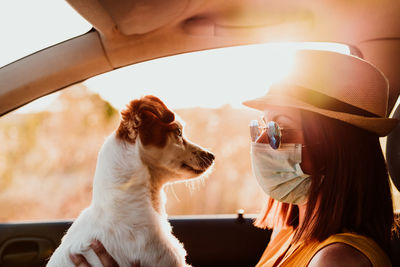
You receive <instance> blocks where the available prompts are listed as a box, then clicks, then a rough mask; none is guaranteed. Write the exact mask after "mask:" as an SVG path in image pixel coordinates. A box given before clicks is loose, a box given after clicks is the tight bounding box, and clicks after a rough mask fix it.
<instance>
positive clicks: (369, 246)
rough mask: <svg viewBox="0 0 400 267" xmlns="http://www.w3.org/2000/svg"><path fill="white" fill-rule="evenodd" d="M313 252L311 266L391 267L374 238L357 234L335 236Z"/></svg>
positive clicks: (316, 247) (348, 233)
mask: <svg viewBox="0 0 400 267" xmlns="http://www.w3.org/2000/svg"><path fill="white" fill-rule="evenodd" d="M313 250H314V253H313V256H312V259H311V260H310V266H391V263H390V260H389V258H388V256H387V254H386V253H385V252H384V251H383V250H382V249H381V247H380V246H379V245H378V244H377V243H376V242H375V241H374V240H373V239H372V238H369V237H367V236H364V235H360V234H357V233H350V232H347V233H339V234H334V235H332V236H330V237H328V238H327V239H326V240H324V241H322V242H321V243H319V244H318V245H317V246H315V247H314V249H313Z"/></svg>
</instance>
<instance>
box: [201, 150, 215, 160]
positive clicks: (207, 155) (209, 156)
mask: <svg viewBox="0 0 400 267" xmlns="http://www.w3.org/2000/svg"><path fill="white" fill-rule="evenodd" d="M200 156H201V157H202V158H206V159H208V160H209V161H211V162H212V161H213V160H214V159H215V156H214V154H212V153H210V152H207V151H202V152H201V153H200Z"/></svg>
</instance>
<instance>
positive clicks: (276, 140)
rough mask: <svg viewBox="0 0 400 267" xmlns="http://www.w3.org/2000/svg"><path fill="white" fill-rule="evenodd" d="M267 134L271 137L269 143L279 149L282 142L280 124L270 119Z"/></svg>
mask: <svg viewBox="0 0 400 267" xmlns="http://www.w3.org/2000/svg"><path fill="white" fill-rule="evenodd" d="M267 134H268V139H269V144H270V146H271V147H272V148H273V149H278V148H279V146H280V144H281V137H282V133H281V128H280V127H279V125H278V124H277V123H276V122H274V121H270V122H268V124H267Z"/></svg>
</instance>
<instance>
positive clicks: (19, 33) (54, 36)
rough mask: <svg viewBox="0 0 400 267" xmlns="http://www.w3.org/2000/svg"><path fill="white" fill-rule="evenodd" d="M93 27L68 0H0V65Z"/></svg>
mask: <svg viewBox="0 0 400 267" xmlns="http://www.w3.org/2000/svg"><path fill="white" fill-rule="evenodd" d="M91 28H92V25H90V24H89V23H88V22H87V21H86V20H85V19H83V18H82V17H81V16H80V15H79V14H78V13H77V12H76V11H75V10H74V9H73V8H72V7H71V6H70V5H69V4H68V3H67V1H65V0H40V1H23V0H14V1H0V32H1V51H0V67H2V66H4V65H7V64H9V63H11V62H13V61H15V60H18V59H20V58H22V57H25V56H27V55H30V54H32V53H35V52H37V51H39V50H41V49H44V48H46V47H49V46H52V45H55V44H57V43H60V42H63V41H65V40H68V39H70V38H73V37H76V36H78V35H81V34H83V33H85V32H88V31H89V30H90V29H91Z"/></svg>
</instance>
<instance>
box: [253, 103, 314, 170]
mask: <svg viewBox="0 0 400 267" xmlns="http://www.w3.org/2000/svg"><path fill="white" fill-rule="evenodd" d="M263 119H264V122H268V121H275V122H276V123H277V124H278V125H279V127H280V128H281V132H282V140H281V142H282V143H290V144H303V145H304V136H303V129H302V126H301V125H302V123H301V113H300V110H299V109H290V108H284V107H274V108H272V107H271V108H268V109H267V110H265V111H264V116H263ZM256 142H257V143H265V144H268V143H269V141H268V136H267V134H266V131H263V132H262V133H261V135H260V137H259V138H258V139H257V141H256ZM301 157H302V162H301V164H300V166H301V169H302V170H303V172H304V173H307V174H311V170H312V166H311V161H310V158H309V154H308V153H307V147H303V148H302V155H301Z"/></svg>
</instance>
